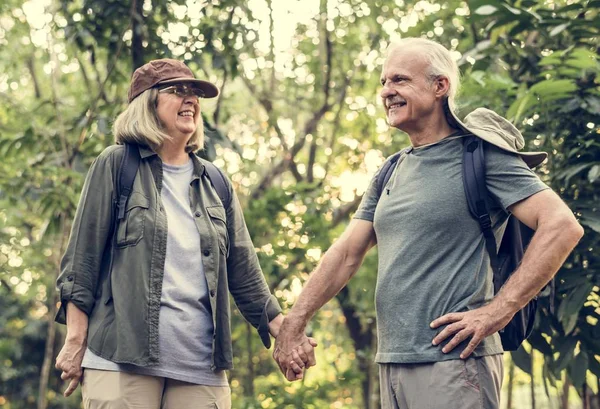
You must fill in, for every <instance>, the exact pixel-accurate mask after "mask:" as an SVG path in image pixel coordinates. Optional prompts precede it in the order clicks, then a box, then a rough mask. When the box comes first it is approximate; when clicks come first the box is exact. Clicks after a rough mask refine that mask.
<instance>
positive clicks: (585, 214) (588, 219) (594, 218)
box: [580, 210, 600, 233]
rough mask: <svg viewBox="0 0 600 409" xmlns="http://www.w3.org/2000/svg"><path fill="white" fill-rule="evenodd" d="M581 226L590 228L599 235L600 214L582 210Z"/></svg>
mask: <svg viewBox="0 0 600 409" xmlns="http://www.w3.org/2000/svg"><path fill="white" fill-rule="evenodd" d="M581 215H582V216H581V220H580V222H581V224H583V225H585V226H587V227H589V228H590V229H592V230H594V231H595V232H597V233H600V214H598V213H596V212H594V211H593V210H582V211H581Z"/></svg>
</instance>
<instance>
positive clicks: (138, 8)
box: [131, 0, 144, 71]
mask: <svg viewBox="0 0 600 409" xmlns="http://www.w3.org/2000/svg"><path fill="white" fill-rule="evenodd" d="M143 23H144V1H143V0H133V4H132V8H131V59H132V63H133V70H134V71H135V70H136V69H138V68H139V67H141V66H142V65H144V45H143V41H144V24H143Z"/></svg>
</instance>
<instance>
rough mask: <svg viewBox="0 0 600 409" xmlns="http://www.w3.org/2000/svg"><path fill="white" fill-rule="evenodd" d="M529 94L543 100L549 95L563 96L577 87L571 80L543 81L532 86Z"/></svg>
mask: <svg viewBox="0 0 600 409" xmlns="http://www.w3.org/2000/svg"><path fill="white" fill-rule="evenodd" d="M529 90H530V91H531V92H534V93H536V94H537V95H539V96H540V97H541V98H545V97H547V96H550V95H556V94H564V95H568V94H569V93H571V92H573V91H576V90H577V85H576V84H575V82H574V81H572V80H566V79H565V80H544V81H540V82H538V83H537V84H534V85H533V86H532V87H531V88H530V89H529Z"/></svg>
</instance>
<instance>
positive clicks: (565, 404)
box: [560, 374, 571, 409]
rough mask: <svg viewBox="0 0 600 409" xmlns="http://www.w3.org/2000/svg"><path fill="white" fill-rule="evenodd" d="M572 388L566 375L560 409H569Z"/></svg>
mask: <svg viewBox="0 0 600 409" xmlns="http://www.w3.org/2000/svg"><path fill="white" fill-rule="evenodd" d="M570 388H571V382H570V381H569V378H568V377H567V375H566V374H565V383H564V384H563V389H562V396H561V399H560V409H569V389H570Z"/></svg>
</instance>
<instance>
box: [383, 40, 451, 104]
mask: <svg viewBox="0 0 600 409" xmlns="http://www.w3.org/2000/svg"><path fill="white" fill-rule="evenodd" d="M409 47H410V48H414V49H415V51H416V52H417V53H419V54H420V55H422V56H423V57H425V58H426V59H427V61H428V63H429V70H428V71H429V72H428V73H427V75H428V76H429V77H430V78H431V80H434V79H435V78H437V77H440V76H443V77H446V78H448V84H449V87H448V93H447V94H446V96H447V97H448V105H449V108H450V109H451V110H452V111H455V110H456V94H457V93H458V90H459V88H460V71H459V70H458V65H457V64H456V61H455V60H454V59H453V58H452V55H451V54H450V51H448V49H447V48H446V47H444V46H443V45H441V44H440V43H436V42H435V41H431V40H428V39H425V38H417V37H407V38H403V39H401V40H399V41H397V42H394V43H393V44H391V45H390V47H389V48H388V56H389V55H391V54H392V53H393V52H394V51H395V50H398V49H401V48H409Z"/></svg>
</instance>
